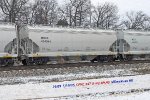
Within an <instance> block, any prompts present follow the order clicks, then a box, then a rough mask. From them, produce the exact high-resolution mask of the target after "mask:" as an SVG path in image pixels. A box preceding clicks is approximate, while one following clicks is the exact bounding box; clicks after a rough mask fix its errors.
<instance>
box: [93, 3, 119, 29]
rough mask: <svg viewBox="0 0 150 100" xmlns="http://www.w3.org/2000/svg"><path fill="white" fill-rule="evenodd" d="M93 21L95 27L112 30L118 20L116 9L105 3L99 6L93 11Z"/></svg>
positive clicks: (114, 6)
mask: <svg viewBox="0 0 150 100" xmlns="http://www.w3.org/2000/svg"><path fill="white" fill-rule="evenodd" d="M93 19H94V22H95V24H96V27H99V28H105V29H108V28H113V27H114V26H115V24H116V23H117V21H118V19H119V17H118V8H117V6H116V5H114V4H112V3H107V2H106V3H104V4H102V5H99V6H97V7H96V8H95V10H94V14H93Z"/></svg>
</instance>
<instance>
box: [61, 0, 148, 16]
mask: <svg viewBox="0 0 150 100" xmlns="http://www.w3.org/2000/svg"><path fill="white" fill-rule="evenodd" d="M62 1H68V0H58V2H59V4H60V3H62ZM91 1H92V3H93V4H94V5H98V4H101V3H104V2H112V3H114V4H116V5H117V6H118V8H119V14H121V15H123V14H125V12H127V11H139V10H140V11H144V12H145V13H146V14H148V15H150V0H91Z"/></svg>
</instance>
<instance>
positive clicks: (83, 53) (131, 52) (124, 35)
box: [0, 24, 150, 66]
mask: <svg viewBox="0 0 150 100" xmlns="http://www.w3.org/2000/svg"><path fill="white" fill-rule="evenodd" d="M0 33H1V37H0V46H1V48H0V65H2V66H6V65H12V64H13V63H14V61H15V60H16V59H17V60H19V61H21V62H22V63H23V64H24V65H28V64H29V65H30V64H46V63H48V62H53V61H56V62H57V63H67V62H71V61H91V62H95V61H98V62H103V61H112V60H132V59H133V58H134V59H136V58H143V57H144V58H146V59H149V58H150V44H149V43H150V33H149V32H135V31H114V30H96V29H79V28H77V29H71V28H51V27H48V26H41V27H40V26H34V27H33V26H32V27H31V26H25V25H21V26H18V25H17V26H16V25H9V24H8V25H5V26H4V25H0Z"/></svg>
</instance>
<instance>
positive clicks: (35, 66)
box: [0, 60, 150, 71]
mask: <svg viewBox="0 0 150 100" xmlns="http://www.w3.org/2000/svg"><path fill="white" fill-rule="evenodd" d="M138 63H150V60H134V61H124V62H122V61H121V62H120V61H115V62H101V63H99V62H95V63H91V62H79V63H65V64H46V65H29V66H23V65H20V66H7V67H5V66H1V67H0V71H11V70H32V69H47V68H71V67H84V66H103V65H119V64H138Z"/></svg>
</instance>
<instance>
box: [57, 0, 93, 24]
mask: <svg viewBox="0 0 150 100" xmlns="http://www.w3.org/2000/svg"><path fill="white" fill-rule="evenodd" d="M90 5H91V1H90V0H70V1H69V2H68V3H66V4H65V6H64V7H61V8H59V11H60V12H61V13H60V14H61V15H63V18H65V19H67V20H68V22H69V25H70V26H84V24H85V22H86V21H87V20H88V17H89V16H90V7H91V6H90Z"/></svg>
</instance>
